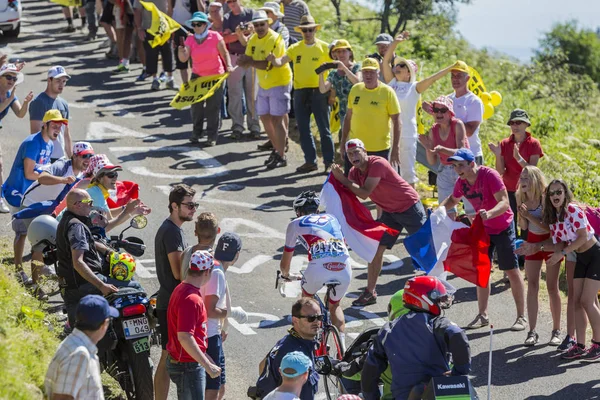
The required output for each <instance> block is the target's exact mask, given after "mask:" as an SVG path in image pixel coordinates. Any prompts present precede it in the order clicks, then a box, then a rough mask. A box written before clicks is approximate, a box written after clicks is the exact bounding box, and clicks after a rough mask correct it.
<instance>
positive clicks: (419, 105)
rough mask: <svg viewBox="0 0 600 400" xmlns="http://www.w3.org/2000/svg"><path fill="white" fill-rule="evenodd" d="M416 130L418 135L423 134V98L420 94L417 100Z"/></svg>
mask: <svg viewBox="0 0 600 400" xmlns="http://www.w3.org/2000/svg"><path fill="white" fill-rule="evenodd" d="M417 132H418V133H419V135H423V134H424V133H425V122H424V121H423V100H422V99H421V96H419V101H418V102H417Z"/></svg>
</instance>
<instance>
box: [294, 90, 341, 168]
mask: <svg viewBox="0 0 600 400" xmlns="http://www.w3.org/2000/svg"><path fill="white" fill-rule="evenodd" d="M327 99H328V95H327V94H322V93H321V92H319V89H318V88H316V89H295V90H294V113H295V114H296V123H297V124H298V131H300V146H301V147H302V151H303V152H304V162H307V163H316V162H317V148H316V147H315V140H314V139H313V136H312V132H311V130H310V115H311V114H312V115H314V117H315V122H316V123H317V127H318V128H319V134H320V135H321V152H322V154H323V162H324V163H325V164H326V165H330V164H332V163H333V156H334V149H333V138H332V137H331V131H330V130H329V104H328V103H327Z"/></svg>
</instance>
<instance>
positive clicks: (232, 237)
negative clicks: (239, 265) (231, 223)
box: [215, 232, 242, 261]
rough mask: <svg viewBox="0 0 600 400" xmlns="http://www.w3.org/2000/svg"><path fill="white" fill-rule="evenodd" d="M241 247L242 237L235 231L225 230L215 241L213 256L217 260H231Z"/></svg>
mask: <svg viewBox="0 0 600 400" xmlns="http://www.w3.org/2000/svg"><path fill="white" fill-rule="evenodd" d="M241 249H242V239H241V238H240V237H239V236H238V235H237V234H235V233H232V232H225V233H224V234H223V235H222V236H221V237H220V238H219V241H218V242H217V248H216V249H215V258H216V259H217V260H219V261H233V259H234V258H235V255H236V254H237V252H238V251H240V250H241Z"/></svg>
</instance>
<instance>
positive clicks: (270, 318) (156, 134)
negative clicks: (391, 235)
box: [0, 0, 600, 400]
mask: <svg viewBox="0 0 600 400" xmlns="http://www.w3.org/2000/svg"><path fill="white" fill-rule="evenodd" d="M24 9H25V11H24V16H25V20H24V22H23V26H22V31H21V32H22V34H21V37H20V38H19V39H18V40H11V41H7V40H5V39H2V40H1V41H0V51H2V52H6V53H9V54H10V57H11V58H19V59H21V60H24V61H26V62H27V66H26V68H25V70H24V71H23V72H24V73H25V82H24V83H23V84H22V85H20V86H19V87H18V89H17V96H20V97H21V98H24V96H25V95H26V94H27V92H28V91H30V90H32V91H33V92H34V93H35V94H37V93H39V92H41V91H43V90H44V89H45V76H46V75H45V74H46V71H47V69H48V68H49V67H51V66H53V65H56V64H60V65H63V66H64V67H66V68H67V70H68V71H69V72H70V73H71V75H72V79H71V80H70V81H69V83H68V86H67V87H66V89H65V91H64V94H63V97H64V98H65V99H66V100H67V101H68V102H69V104H70V108H71V115H72V118H71V121H70V126H71V132H72V135H73V136H74V140H82V139H87V140H89V141H91V142H93V145H94V148H95V150H96V152H98V153H106V154H107V155H108V156H109V157H110V159H111V160H112V161H114V162H118V163H119V164H121V165H122V166H123V168H124V171H123V172H122V173H121V178H122V179H125V180H133V181H135V182H137V183H138V184H139V185H140V187H141V198H142V199H143V201H144V202H145V203H146V204H148V205H149V206H150V207H152V209H153V212H152V214H151V215H150V218H149V224H148V226H147V227H146V228H145V229H144V230H142V231H137V232H136V233H139V236H141V238H142V239H143V240H144V241H145V242H146V243H147V244H148V251H147V252H146V254H145V255H144V256H143V257H142V258H141V260H140V262H139V264H138V265H139V266H138V273H137V279H139V281H140V282H141V283H142V285H143V286H144V287H145V288H146V290H147V291H148V292H149V293H152V292H154V291H155V290H156V289H157V288H158V282H157V279H156V273H155V268H154V249H153V243H154V235H155V232H156V230H157V228H158V226H160V224H161V223H162V221H163V220H164V219H165V218H166V217H167V215H168V210H167V193H168V192H169V188H170V186H171V185H173V184H176V183H180V182H183V183H187V184H189V185H192V186H193V187H194V188H195V189H196V190H197V191H198V195H197V200H198V201H199V202H200V204H201V209H200V211H212V212H213V213H215V214H216V215H217V217H218V218H219V220H220V223H221V229H222V231H235V232H237V233H238V234H240V235H241V236H242V238H243V241H244V248H243V250H242V254H241V257H240V260H239V262H238V264H237V265H236V266H235V267H233V268H231V270H230V271H229V272H228V274H227V275H228V281H229V285H230V288H231V293H232V297H233V303H234V305H237V306H242V307H243V308H244V309H245V310H246V311H247V312H248V313H249V315H250V322H249V323H248V324H245V325H239V324H235V321H234V322H233V323H232V327H231V329H230V333H229V337H228V339H227V341H226V342H225V354H226V358H227V368H226V370H227V381H228V385H227V395H226V398H228V399H230V400H233V399H243V398H246V397H245V393H246V389H247V387H248V386H250V385H253V384H254V382H255V380H256V378H257V375H258V367H257V366H258V362H259V360H261V359H262V358H263V357H264V355H265V354H266V353H267V352H268V350H269V349H270V348H271V346H272V345H273V344H274V343H275V342H276V341H277V340H278V339H279V338H280V337H282V336H283V335H284V334H285V332H286V330H287V329H288V328H289V326H290V325H289V314H290V310H291V305H292V303H293V301H294V298H293V295H296V294H297V293H298V291H299V289H298V287H293V286H288V287H287V290H288V291H289V294H290V295H291V296H292V297H288V298H282V297H280V296H279V294H278V292H277V291H276V290H275V289H274V280H275V271H276V270H277V267H278V260H279V257H280V254H281V251H282V249H283V244H284V233H285V228H286V226H287V223H288V222H289V221H290V219H291V218H292V217H293V216H294V214H293V211H292V209H291V201H292V199H293V198H294V197H295V196H296V195H297V194H298V193H299V192H301V191H303V190H307V189H314V190H319V189H320V186H321V184H322V183H323V181H324V176H323V175H322V174H320V173H313V174H309V175H298V174H296V173H295V167H296V166H298V165H300V164H301V162H302V159H301V157H300V150H299V146H298V145H297V144H296V143H292V144H291V150H290V154H289V160H290V161H289V164H290V165H289V166H288V167H286V168H281V169H276V170H274V171H266V170H265V168H264V167H263V160H264V158H265V157H266V156H267V153H265V152H259V151H257V150H256V144H257V143H259V142H258V141H242V142H233V141H231V140H230V139H229V137H228V135H229V132H228V131H226V128H227V127H228V126H230V121H229V120H227V121H224V124H223V131H222V133H221V136H220V138H219V141H218V145H217V146H215V147H212V148H209V149H203V148H201V147H199V146H197V145H191V144H190V143H189V142H188V140H187V139H188V136H189V133H190V116H189V111H187V110H184V111H177V110H175V109H173V108H170V107H169V102H170V100H171V98H172V97H173V96H174V94H175V92H174V91H169V90H161V91H158V92H152V91H150V82H149V81H147V82H144V83H136V82H135V81H134V80H135V77H136V76H137V75H138V74H139V72H140V70H141V65H140V64H133V65H132V71H131V72H130V73H129V74H126V75H119V76H112V75H111V74H110V71H111V69H113V68H114V67H116V62H115V61H109V60H107V59H106V58H105V57H104V51H105V50H99V49H98V46H99V44H100V43H101V41H102V40H103V39H104V37H102V39H99V40H97V41H96V42H94V43H84V42H82V39H83V37H84V33H82V32H77V33H74V34H61V33H60V32H59V31H60V29H61V28H63V27H64V26H65V22H64V21H63V19H62V14H61V10H60V7H59V6H57V5H55V4H53V3H50V2H48V1H45V2H42V1H31V0H26V1H24ZM75 23H76V25H79V24H80V21H79V20H76V22H75ZM2 123H3V128H2V130H1V131H0V135H2V141H1V144H2V153H3V156H4V157H3V158H4V176H5V177H6V176H7V175H8V171H9V170H10V166H11V164H12V161H13V159H14V154H15V152H16V149H17V148H18V146H19V144H20V142H21V141H22V140H23V139H24V138H25V137H26V136H27V134H28V133H29V122H28V116H26V117H25V119H22V120H19V119H18V118H16V117H15V116H14V114H13V113H12V112H11V113H9V115H8V116H7V117H6V118H5V119H4V120H3V121H2ZM9 221H10V217H9V216H8V215H4V214H3V215H1V216H0V232H1V233H2V234H3V235H8V237H12V233H11V231H10V227H9ZM184 229H185V231H186V234H187V238H188V241H189V242H190V243H192V242H193V241H194V239H195V238H194V236H193V226H192V223H187V224H184ZM353 258H354V260H355V261H356V263H355V265H354V271H353V274H354V278H353V282H352V285H351V289H350V292H349V293H348V295H347V297H348V298H347V299H344V300H343V301H342V305H343V307H344V309H345V313H346V316H347V318H348V320H349V323H348V332H349V333H348V338H347V340H348V342H349V341H350V340H351V338H353V337H355V336H356V334H357V333H358V332H361V331H362V330H363V329H365V328H367V327H370V326H374V325H382V324H383V323H384V321H385V317H386V306H387V301H388V299H389V296H390V295H391V294H393V293H394V292H395V291H397V290H398V289H400V288H402V287H403V284H404V282H405V280H406V279H407V278H409V277H411V276H413V274H414V273H413V268H412V266H411V262H410V259H409V258H407V254H406V252H405V250H404V248H403V245H402V244H401V243H399V244H397V245H396V246H395V248H394V249H393V250H392V251H390V252H388V253H386V266H385V267H384V271H383V273H382V276H381V278H380V280H379V286H378V292H379V300H378V303H377V304H376V305H373V306H370V307H366V308H365V309H363V310H357V309H353V308H351V307H350V303H351V299H350V298H352V297H356V296H357V295H358V294H359V293H360V291H361V290H362V289H363V287H364V285H365V283H366V269H365V265H364V262H363V261H362V260H360V259H359V258H358V257H357V256H356V255H353ZM303 265H306V256H305V255H302V254H298V255H297V256H296V257H294V263H293V268H294V270H299V269H300V268H302V266H303ZM499 277H500V276H498V275H496V278H499ZM451 282H452V284H454V285H455V286H456V287H458V288H459V291H458V293H457V296H456V297H457V300H458V302H457V304H455V305H454V306H453V307H452V309H450V310H449V311H448V312H447V315H448V316H449V317H450V318H451V319H453V320H454V321H455V322H456V323H457V324H459V325H461V326H463V325H466V324H467V323H468V322H469V321H470V320H471V319H472V318H473V317H474V316H475V314H476V312H477V311H476V310H477V308H476V301H475V289H474V288H473V287H472V286H471V285H470V284H467V283H465V282H464V281H462V280H461V279H453V280H452V281H451ZM541 308H542V310H544V312H543V313H542V315H541V318H540V321H539V326H538V331H539V332H540V335H541V343H544V341H547V340H549V339H550V331H551V329H552V327H551V323H550V318H549V312H548V306H547V305H546V304H544V303H542V305H541ZM490 315H491V320H492V323H493V324H494V326H495V331H494V337H493V350H494V351H493V371H492V387H491V398H493V399H525V398H528V399H566V398H570V399H595V398H598V397H599V396H600V394H599V393H600V390H599V389H600V386H599V383H600V378H598V376H599V375H598V366H596V365H594V364H591V365H588V364H582V363H579V362H570V363H564V362H561V361H560V359H559V357H558V356H557V353H556V352H555V350H554V348H551V347H548V346H546V345H538V346H536V347H533V348H525V347H523V346H522V343H523V341H524V339H525V336H526V333H525V332H516V333H515V332H511V331H510V330H509V328H510V326H511V325H512V323H513V322H514V319H515V317H516V316H515V309H514V305H513V301H512V297H511V295H510V290H508V288H507V287H506V286H504V285H503V284H494V289H493V296H492V298H491V301H490ZM563 318H564V314H563ZM564 325H565V324H564V322H563V327H564ZM469 338H470V341H471V348H472V356H473V369H472V382H473V384H474V385H475V387H476V388H477V390H478V392H479V395H480V396H482V397H483V396H486V395H487V375H488V360H489V359H488V357H489V349H490V333H489V329H482V330H479V331H475V332H469ZM156 354H158V353H157V352H156V351H154V355H155V356H156ZM171 393H172V395H171V398H173V399H174V398H176V396H175V394H174V391H173V390H172V391H171Z"/></svg>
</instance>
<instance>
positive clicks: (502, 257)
mask: <svg viewBox="0 0 600 400" xmlns="http://www.w3.org/2000/svg"><path fill="white" fill-rule="evenodd" d="M515 240H516V237H515V225H514V222H511V224H510V225H509V226H508V228H506V229H505V230H503V231H502V232H500V233H499V234H497V235H490V249H489V252H488V254H489V256H490V260H491V259H492V258H493V253H494V248H495V249H496V254H498V267H499V268H500V271H510V270H511V269H518V268H519V260H518V258H517V255H516V254H515V250H516V249H517V247H516V244H515Z"/></svg>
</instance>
